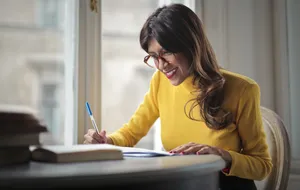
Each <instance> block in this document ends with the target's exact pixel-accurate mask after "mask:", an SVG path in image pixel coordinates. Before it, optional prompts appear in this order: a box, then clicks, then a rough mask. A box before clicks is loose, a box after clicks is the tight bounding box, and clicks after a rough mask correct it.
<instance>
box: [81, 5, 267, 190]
mask: <svg viewBox="0 0 300 190" xmlns="http://www.w3.org/2000/svg"><path fill="white" fill-rule="evenodd" d="M140 45H141V47H142V49H143V50H144V51H145V52H146V53H148V55H147V56H146V57H145V58H144V62H145V63H146V64H147V65H150V66H154V67H156V68H157V71H156V72H155V73H154V74H153V76H152V79H151V81H150V86H149V90H148V92H147V93H146V94H145V96H144V100H143V101H142V103H141V104H140V106H139V107H138V108H137V109H136V111H135V113H134V114H133V116H132V117H131V118H130V119H129V121H128V122H126V123H125V124H123V127H121V128H119V129H118V130H116V131H114V132H112V133H108V135H106V132H105V131H104V130H102V131H101V132H100V133H99V134H98V133H96V132H95V131H94V130H89V131H88V133H87V134H86V135H85V143H87V144H88V143H108V144H114V145H118V146H129V147H132V146H135V145H136V144H137V143H138V142H139V141H140V140H141V139H142V138H143V137H144V136H146V134H147V133H148V132H149V130H150V129H151V127H152V126H153V123H154V122H155V121H156V119H158V118H160V120H161V140H162V144H163V146H164V148H165V150H167V151H170V152H174V153H181V154H182V155H186V154H197V155H202V154H216V155H219V156H220V157H222V158H223V159H224V161H225V162H226V164H227V167H226V168H224V170H223V171H222V172H221V173H220V176H221V178H220V182H221V183H220V187H221V189H244V190H246V189H249V190H250V189H251V190H252V189H256V187H255V184H254V180H262V179H264V178H265V177H266V176H268V175H269V174H270V172H271V168H272V162H271V157H270V155H269V150H268V146H267V143H266V135H265V131H264V128H263V124H262V117H261V113H260V88H259V86H258V84H257V83H256V82H255V81H254V80H253V79H251V78H248V77H246V76H243V75H240V74H237V73H233V72H231V71H228V70H224V69H222V68H220V67H219V65H218V63H217V59H216V56H215V54H214V51H213V49H212V47H211V45H210V42H209V41H208V39H207V37H206V34H205V32H204V30H203V26H202V22H201V20H200V19H199V18H198V17H197V15H196V14H195V13H194V12H193V11H192V10H191V9H189V8H188V7H186V6H184V5H182V4H171V5H168V6H163V7H160V8H158V9H156V10H155V11H154V12H153V13H152V14H151V15H150V16H149V17H148V18H147V19H146V21H145V23H144V25H143V27H142V29H141V30H140ZM151 63H154V65H153V64H151Z"/></svg>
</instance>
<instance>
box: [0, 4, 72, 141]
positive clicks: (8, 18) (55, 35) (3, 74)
mask: <svg viewBox="0 0 300 190" xmlns="http://www.w3.org/2000/svg"><path fill="white" fill-rule="evenodd" d="M66 2H67V1H66V0H26V1H19V0H9V1H0V79H1V80H0V87H1V89H5V90H3V91H1V93H0V104H18V105H26V106H29V107H32V108H34V109H36V110H38V111H39V113H40V117H41V118H42V119H43V120H44V121H45V122H46V124H47V126H48V129H49V131H50V132H51V133H50V134H51V135H53V137H54V138H55V139H56V140H57V143H59V144H61V143H64V129H65V125H64V123H65V114H64V113H65V111H66V108H65V94H72V93H73V92H66V90H65V82H66V81H68V80H70V81H71V82H72V81H73V76H72V77H70V78H69V79H67V80H65V79H66V78H65V71H66V70H72V68H73V63H71V62H65V60H66V58H67V57H68V56H73V55H72V54H70V53H69V52H65V51H64V49H65V46H66V45H68V47H70V45H72V44H66V42H68V43H70V40H67V39H68V38H69V36H72V35H71V34H70V33H68V35H66V36H65V30H64V28H63V27H62V26H63V24H62V23H65V22H66V18H65V16H64V15H68V14H70V13H68V14H65V13H66V12H65V11H66V9H65V5H66ZM70 15H72V14H70ZM49 26H51V27H49ZM68 32H70V31H68ZM66 40H67V41H66ZM67 60H72V59H67ZM68 111H70V110H68ZM45 140H47V139H45Z"/></svg>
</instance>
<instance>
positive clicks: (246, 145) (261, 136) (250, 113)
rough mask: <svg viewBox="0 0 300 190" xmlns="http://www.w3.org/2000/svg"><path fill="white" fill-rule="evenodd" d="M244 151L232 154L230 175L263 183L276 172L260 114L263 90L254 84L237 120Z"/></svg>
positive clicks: (239, 106)
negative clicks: (271, 173)
mask: <svg viewBox="0 0 300 190" xmlns="http://www.w3.org/2000/svg"><path fill="white" fill-rule="evenodd" d="M236 125H237V129H238V132H239V136H240V138H241V143H242V147H243V149H242V151H241V152H240V153H237V152H234V151H229V153H230V155H231V157H232V163H231V167H230V170H229V173H225V175H228V176H237V177H240V178H247V179H253V180H263V179H264V178H265V177H267V176H268V175H269V174H270V172H271V170H272V161H271V157H270V154H269V150H268V145H267V142H266V134H265V131H264V128H263V123H262V116H261V111H260V89H259V86H258V85H257V84H256V83H254V84H250V85H248V86H246V88H245V91H244V93H243V94H242V96H241V98H240V100H239V105H238V110H237V117H236Z"/></svg>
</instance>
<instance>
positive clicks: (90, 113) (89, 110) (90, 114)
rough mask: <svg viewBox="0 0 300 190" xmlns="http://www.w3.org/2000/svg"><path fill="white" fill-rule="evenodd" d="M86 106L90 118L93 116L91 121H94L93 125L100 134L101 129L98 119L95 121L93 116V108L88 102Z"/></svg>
mask: <svg viewBox="0 0 300 190" xmlns="http://www.w3.org/2000/svg"><path fill="white" fill-rule="evenodd" d="M85 107H86V110H87V112H88V114H89V116H90V118H91V121H92V124H93V126H94V129H95V130H96V131H97V133H98V134H99V130H98V127H97V124H96V121H95V119H94V117H93V113H92V110H91V108H90V105H89V103H88V102H86V103H85Z"/></svg>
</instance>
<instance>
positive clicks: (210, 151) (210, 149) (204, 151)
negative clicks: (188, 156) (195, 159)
mask: <svg viewBox="0 0 300 190" xmlns="http://www.w3.org/2000/svg"><path fill="white" fill-rule="evenodd" d="M196 154H199V155H200V154H215V155H219V151H218V149H217V148H215V147H210V146H206V147H203V148H201V149H200V150H199V151H197V152H196Z"/></svg>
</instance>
